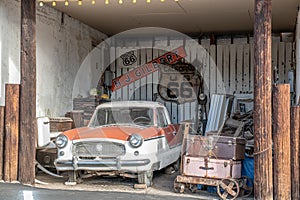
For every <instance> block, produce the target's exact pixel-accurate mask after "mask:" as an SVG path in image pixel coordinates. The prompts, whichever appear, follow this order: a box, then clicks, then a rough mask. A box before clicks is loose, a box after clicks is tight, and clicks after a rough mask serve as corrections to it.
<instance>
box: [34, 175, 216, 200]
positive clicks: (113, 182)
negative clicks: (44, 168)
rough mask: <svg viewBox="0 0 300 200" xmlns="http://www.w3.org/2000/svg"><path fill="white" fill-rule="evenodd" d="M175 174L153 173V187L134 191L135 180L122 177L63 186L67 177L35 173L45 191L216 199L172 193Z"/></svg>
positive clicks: (201, 193) (208, 195)
mask: <svg viewBox="0 0 300 200" xmlns="http://www.w3.org/2000/svg"><path fill="white" fill-rule="evenodd" d="M177 175H178V173H177V172H175V173H173V174H171V175H168V174H165V173H164V172H163V171H159V172H155V173H154V178H153V186H152V187H148V188H146V189H134V185H135V184H136V183H137V180H136V179H132V178H122V177H91V178H86V179H83V182H82V183H79V184H76V185H72V186H71V185H65V182H66V181H67V177H64V178H56V177H53V176H50V175H48V174H45V173H43V172H41V171H39V172H38V173H37V176H36V179H37V181H36V182H40V183H36V185H35V186H36V187H39V188H46V189H54V190H57V189H60V190H79V191H109V192H114V191H115V192H127V193H142V194H154V195H162V196H163V195H167V196H176V197H182V198H183V199H184V198H185V197H187V198H195V199H218V195H217V194H216V193H208V192H207V191H203V190H201V191H200V190H199V191H197V192H196V193H192V192H191V191H189V189H187V188H186V189H185V192H184V193H183V194H178V193H175V192H174V189H173V184H174V180H175V178H176V176H177Z"/></svg>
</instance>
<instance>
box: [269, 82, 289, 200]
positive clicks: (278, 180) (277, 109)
mask: <svg viewBox="0 0 300 200" xmlns="http://www.w3.org/2000/svg"><path fill="white" fill-rule="evenodd" d="M289 94H290V85H289V84H279V85H276V86H275V87H274V94H273V110H274V113H273V118H274V131H273V140H274V197H275V199H291V165H290V158H291V157H290V148H291V146H290V95H289Z"/></svg>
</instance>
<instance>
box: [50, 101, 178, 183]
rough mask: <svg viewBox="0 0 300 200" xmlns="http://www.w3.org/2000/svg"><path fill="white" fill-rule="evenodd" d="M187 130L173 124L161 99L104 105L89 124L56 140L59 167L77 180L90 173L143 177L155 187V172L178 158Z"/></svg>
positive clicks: (140, 181) (97, 110)
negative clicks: (181, 129) (159, 101)
mask: <svg viewBox="0 0 300 200" xmlns="http://www.w3.org/2000/svg"><path fill="white" fill-rule="evenodd" d="M181 144H182V132H181V131H179V125H173V124H171V121H170V117H169V113H168V111H167V109H166V108H165V107H164V106H163V105H162V104H161V103H158V102H148V101H120V102H108V103H104V104H101V105H99V106H98V107H97V108H96V110H95V112H94V114H93V116H92V118H91V120H90V123H89V125H88V126H87V127H83V128H77V129H72V130H69V131H66V132H64V133H62V134H61V135H59V136H58V137H57V138H56V145H57V148H58V158H57V159H56V160H55V166H56V169H57V170H58V171H60V172H62V171H68V172H69V182H75V181H76V178H77V176H78V173H79V172H80V173H81V175H82V174H83V175H82V176H83V177H84V176H85V175H93V174H94V175H120V176H125V177H132V178H138V182H139V183H141V184H146V185H147V186H150V185H151V184H152V178H153V171H155V170H160V169H163V168H165V167H167V166H170V165H171V164H174V163H176V162H177V161H178V160H179V157H180V152H181Z"/></svg>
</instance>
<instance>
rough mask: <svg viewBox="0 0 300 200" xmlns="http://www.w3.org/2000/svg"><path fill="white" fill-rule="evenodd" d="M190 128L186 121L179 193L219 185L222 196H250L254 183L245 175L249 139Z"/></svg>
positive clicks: (179, 176) (176, 185)
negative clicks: (195, 131) (206, 134)
mask: <svg viewBox="0 0 300 200" xmlns="http://www.w3.org/2000/svg"><path fill="white" fill-rule="evenodd" d="M189 129H190V124H188V123H186V124H185V130H184V140H183V146H182V156H181V165H180V175H178V176H177V177H176V179H175V181H174V190H175V192H178V193H183V192H184V191H185V189H186V188H187V189H189V190H191V191H192V192H196V191H197V190H198V186H215V187H216V190H217V194H218V195H219V196H220V198H221V199H230V200H233V199H236V198H237V197H238V196H243V197H245V196H249V195H250V194H251V193H252V190H253V182H252V180H251V179H250V178H248V177H245V176H242V175H241V170H242V160H243V158H244V153H245V150H244V147H245V142H244V141H243V140H242V139H241V138H235V137H222V136H209V137H204V136H200V135H192V134H189V132H190V131H189ZM224 141H227V142H225V143H224Z"/></svg>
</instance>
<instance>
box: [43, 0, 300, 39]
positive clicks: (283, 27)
mask: <svg viewBox="0 0 300 200" xmlns="http://www.w3.org/2000/svg"><path fill="white" fill-rule="evenodd" d="M47 1H50V0H47ZM91 1H92V0H83V5H82V6H78V5H77V1H75V0H69V2H70V3H69V6H65V5H64V2H63V0H60V1H59V0H57V6H56V7H55V8H56V9H58V10H60V11H62V12H64V13H66V14H67V15H69V16H71V17H74V18H76V19H78V20H80V21H82V22H84V23H86V24H88V25H89V26H91V27H94V28H96V29H98V30H99V31H101V32H103V33H105V34H107V35H109V36H111V35H114V34H117V33H119V32H122V31H126V30H129V29H133V28H139V27H163V28H169V29H173V30H176V31H179V32H182V33H185V34H190V35H199V34H203V33H212V32H213V33H233V32H235V33H249V32H252V31H253V23H254V0H179V1H178V2H175V1H174V0H165V2H164V3H162V2H161V1H160V0H151V3H146V0H137V3H135V4H133V3H132V0H123V4H121V5H120V4H118V0H109V4H108V5H106V4H105V3H104V2H105V0H95V1H96V4H95V5H92V4H91ZM299 5H300V0H272V26H273V31H274V32H288V31H294V30H295V24H296V18H297V17H296V16H297V10H298V6H299Z"/></svg>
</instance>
